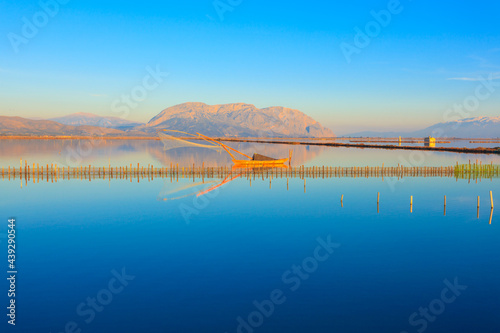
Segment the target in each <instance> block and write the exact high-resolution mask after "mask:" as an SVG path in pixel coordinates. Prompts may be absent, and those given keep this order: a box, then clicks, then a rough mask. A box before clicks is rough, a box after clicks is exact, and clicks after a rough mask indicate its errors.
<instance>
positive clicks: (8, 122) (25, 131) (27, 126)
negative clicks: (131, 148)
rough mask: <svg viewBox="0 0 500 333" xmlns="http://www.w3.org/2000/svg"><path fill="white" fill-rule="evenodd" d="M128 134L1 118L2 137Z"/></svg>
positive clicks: (111, 129)
mask: <svg viewBox="0 0 500 333" xmlns="http://www.w3.org/2000/svg"><path fill="white" fill-rule="evenodd" d="M125 134H126V133H125V132H123V131H120V130H117V129H113V128H104V127H96V126H71V125H63V124H60V123H58V122H55V121H51V120H32V119H26V118H21V117H3V116H0V135H3V136H6V135H35V136H43V135H51V136H53V135H59V136H64V135H73V136H91V135H105V136H106V135H116V136H122V135H125Z"/></svg>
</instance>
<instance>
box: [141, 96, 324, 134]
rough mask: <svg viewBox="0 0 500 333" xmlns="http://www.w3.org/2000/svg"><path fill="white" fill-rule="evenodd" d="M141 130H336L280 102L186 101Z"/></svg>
mask: <svg viewBox="0 0 500 333" xmlns="http://www.w3.org/2000/svg"><path fill="white" fill-rule="evenodd" d="M137 129H138V130H143V131H147V132H156V131H157V130H160V129H173V130H178V131H184V132H188V133H196V132H200V133H202V134H205V135H209V136H215V137H223V136H227V137H333V136H334V134H333V132H332V131H331V130H330V129H328V128H325V127H323V126H321V124H320V123H318V122H317V121H315V120H314V119H312V118H311V117H309V116H307V115H305V114H304V113H302V112H300V111H298V110H293V109H288V108H285V107H281V106H275V107H269V108H265V109H258V108H256V107H255V106H254V105H251V104H243V103H237V104H224V105H207V104H204V103H184V104H180V105H176V106H172V107H170V108H168V109H165V110H163V111H162V112H161V113H160V114H158V115H157V116H156V117H154V118H153V119H151V120H150V121H149V122H148V123H147V124H146V125H145V126H140V127H138V128H137Z"/></svg>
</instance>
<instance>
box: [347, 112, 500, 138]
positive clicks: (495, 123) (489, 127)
mask: <svg viewBox="0 0 500 333" xmlns="http://www.w3.org/2000/svg"><path fill="white" fill-rule="evenodd" d="M429 135H430V136H435V137H448V138H498V137H500V117H476V118H467V119H461V120H456V121H450V122H445V123H439V124H436V125H432V126H430V127H427V128H425V129H422V130H418V131H413V132H370V131H366V132H358V133H352V134H349V135H345V136H351V137H360V136H363V137H381V138H388V137H392V138H393V137H398V136H402V137H427V136H429Z"/></svg>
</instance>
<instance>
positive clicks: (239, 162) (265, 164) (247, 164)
mask: <svg viewBox="0 0 500 333" xmlns="http://www.w3.org/2000/svg"><path fill="white" fill-rule="evenodd" d="M287 161H288V158H282V159H279V160H271V161H254V160H233V162H234V165H235V166H238V167H252V168H262V167H273V166H281V165H283V164H285V163H286V162H287Z"/></svg>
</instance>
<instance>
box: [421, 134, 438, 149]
mask: <svg viewBox="0 0 500 333" xmlns="http://www.w3.org/2000/svg"><path fill="white" fill-rule="evenodd" d="M424 144H425V146H426V147H436V138H433V137H432V136H429V137H428V138H425V139H424Z"/></svg>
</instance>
